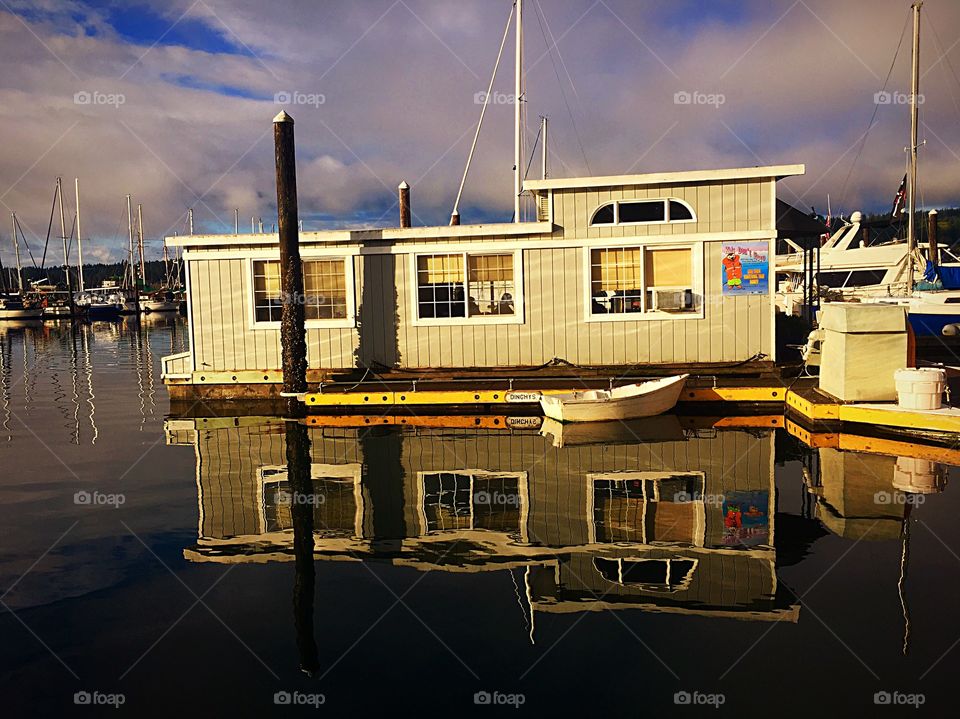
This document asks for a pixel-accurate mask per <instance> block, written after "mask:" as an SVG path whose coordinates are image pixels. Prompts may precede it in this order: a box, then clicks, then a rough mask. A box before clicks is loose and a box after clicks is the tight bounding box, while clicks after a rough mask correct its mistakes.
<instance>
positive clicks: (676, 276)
mask: <svg viewBox="0 0 960 719" xmlns="http://www.w3.org/2000/svg"><path fill="white" fill-rule="evenodd" d="M589 253H590V254H589V256H590V316H592V317H600V316H610V315H614V316H616V315H620V316H624V317H629V316H631V315H644V314H649V313H667V314H680V315H682V314H690V313H694V314H695V313H698V312H699V311H700V293H699V292H698V282H697V281H696V280H697V278H696V274H695V272H694V266H695V264H696V263H695V261H694V260H695V258H694V248H693V247H692V246H685V247H675V246H669V247H658V246H633V247H596V248H591V249H590V250H589Z"/></svg>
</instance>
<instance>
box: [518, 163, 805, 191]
mask: <svg viewBox="0 0 960 719" xmlns="http://www.w3.org/2000/svg"><path fill="white" fill-rule="evenodd" d="M806 171H807V170H806V167H805V166H804V165H768V166H765V167H735V168H730V169H725V170H689V171H685V172H652V173H648V174H645V175H607V176H601V177H549V178H547V179H546V180H527V181H526V182H524V183H523V189H525V190H531V191H533V192H537V191H538V190H576V189H586V188H592V187H622V186H627V185H631V186H639V185H680V184H685V183H706V182H723V181H724V180H751V179H758V178H774V179H777V180H779V179H781V178H784V177H792V176H794V175H803V174H804V173H805V172H806Z"/></svg>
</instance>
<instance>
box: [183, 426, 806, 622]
mask: <svg viewBox="0 0 960 719" xmlns="http://www.w3.org/2000/svg"><path fill="white" fill-rule="evenodd" d="M308 431H309V434H310V439H311V444H312V449H311V457H310V462H311V480H312V492H311V493H309V494H310V496H309V497H306V498H305V497H302V496H298V495H297V492H295V491H294V490H293V488H292V486H291V484H290V483H289V482H288V479H287V465H286V461H287V459H286V439H285V428H284V421H283V420H281V419H276V418H237V419H232V418H231V419H214V418H211V419H189V420H169V421H168V424H167V433H168V441H169V442H170V443H172V444H185V445H191V446H193V447H194V449H195V452H196V455H197V486H198V492H199V503H198V504H199V507H200V523H199V535H200V537H199V539H198V541H197V544H196V545H195V546H193V547H190V548H188V549H186V550H185V552H184V554H185V556H186V557H187V558H188V559H189V560H193V561H209V562H224V563H233V562H268V561H293V560H294V546H293V544H294V541H293V539H294V533H293V525H294V516H293V515H294V505H295V504H296V503H298V502H304V501H306V502H310V503H312V507H311V508H312V512H313V520H314V521H313V526H314V547H313V557H314V559H315V560H318V561H319V560H332V561H357V560H359V561H376V562H388V563H392V564H395V565H398V566H408V567H412V568H415V569H417V570H419V571H436V570H440V571H450V572H480V571H495V570H509V571H511V572H512V573H514V570H520V574H521V575H522V577H520V576H517V575H516V574H515V573H514V576H515V578H516V580H517V586H518V592H519V591H523V589H524V588H525V593H526V596H527V605H528V606H529V608H530V609H531V611H548V612H574V611H588V610H598V609H604V608H614V607H615V608H640V609H645V610H648V611H658V612H678V613H685V614H698V615H705V616H723V617H734V618H740V619H753V620H771V621H772V620H779V619H783V618H787V619H790V620H791V621H796V620H797V618H798V612H799V607H798V606H797V605H796V604H794V603H793V602H791V601H790V597H792V595H790V594H789V592H785V591H782V590H780V589H779V588H778V582H777V576H776V571H775V559H776V553H775V550H774V547H773V540H774V530H773V521H772V516H773V511H774V510H773V507H774V485H773V434H772V432H771V431H770V430H750V431H749V432H748V431H736V430H720V431H711V432H710V433H708V434H704V435H700V434H699V433H694V432H690V431H688V432H686V433H684V432H682V431H681V432H679V433H678V434H674V433H670V435H669V436H667V437H665V438H644V439H645V440H647V441H644V442H642V443H641V442H640V441H639V439H638V438H637V437H632V438H631V439H630V440H629V441H627V440H625V439H614V440H612V441H610V442H607V443H603V444H585V445H577V444H574V445H567V446H564V447H562V448H561V447H555V446H553V445H554V442H553V438H552V437H550V436H541V435H540V434H539V433H537V432H536V431H529V430H519V431H518V430H502V429H500V430H485V429H463V430H460V429H457V430H451V429H422V428H419V429H413V428H404V429H400V428H387V427H376V428H370V427H365V428H357V429H354V428H346V427H321V428H318V427H313V426H311V428H310V429H309V430H308ZM521 585H522V586H521Z"/></svg>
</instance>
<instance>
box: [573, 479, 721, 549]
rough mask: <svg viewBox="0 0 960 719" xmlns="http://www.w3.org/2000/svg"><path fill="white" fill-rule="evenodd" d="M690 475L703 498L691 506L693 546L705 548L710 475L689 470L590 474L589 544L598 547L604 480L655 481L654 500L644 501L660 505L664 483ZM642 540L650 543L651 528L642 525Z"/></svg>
mask: <svg viewBox="0 0 960 719" xmlns="http://www.w3.org/2000/svg"><path fill="white" fill-rule="evenodd" d="M678 474H680V475H686V476H688V477H691V478H693V479H695V480H699V488H698V492H699V498H694V499H693V500H692V501H691V502H690V504H692V505H693V506H694V520H695V521H694V527H693V537H692V538H691V539H692V544H693V546H695V547H702V546H703V545H704V542H705V541H706V536H707V519H706V503H705V501H704V497H705V496H706V495H705V494H704V492H705V490H706V485H707V475H706V473H704V472H695V471H689V470H681V471H677V472H655V471H652V470H641V471H639V472H632V471H629V470H626V471H618V472H590V473H589V474H587V514H586V516H587V517H588V519H589V521H588V522H587V543H588V544H597V522H596V512H595V511H594V510H595V507H596V504H595V502H596V495H595V493H594V483H595V482H597V481H602V480H609V481H613V482H629V481H631V480H634V479H638V480H641V481H644V480H653V482H654V486H653V496H652V497H650V498H649V499H646V498H645V499H644V501H645V502H659V501H660V482H661V481H662V480H664V479H670V478H671V477H675V476H676V475H678ZM640 530H641V536H642V537H643V540H644V543H646V535H647V528H646V525H641V527H640Z"/></svg>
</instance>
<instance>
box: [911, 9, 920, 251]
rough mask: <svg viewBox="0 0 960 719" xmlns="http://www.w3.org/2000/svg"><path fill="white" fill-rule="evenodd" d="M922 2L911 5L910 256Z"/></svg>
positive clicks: (913, 226)
mask: <svg viewBox="0 0 960 719" xmlns="http://www.w3.org/2000/svg"><path fill="white" fill-rule="evenodd" d="M922 6H923V1H922V0H919V1H918V2H915V3H914V4H913V6H912V7H913V68H912V71H913V72H912V76H911V82H910V186H909V188H908V189H909V191H910V192H909V204H908V209H907V212H908V215H907V253H908V254H909V255H910V256H912V255H913V252H914V250H915V249H916V247H917V235H916V232H917V228H916V222H915V217H914V216H915V215H916V212H917V129H918V125H919V122H918V121H919V105H918V104H917V94H918V93H919V92H920V8H921V7H922Z"/></svg>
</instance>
